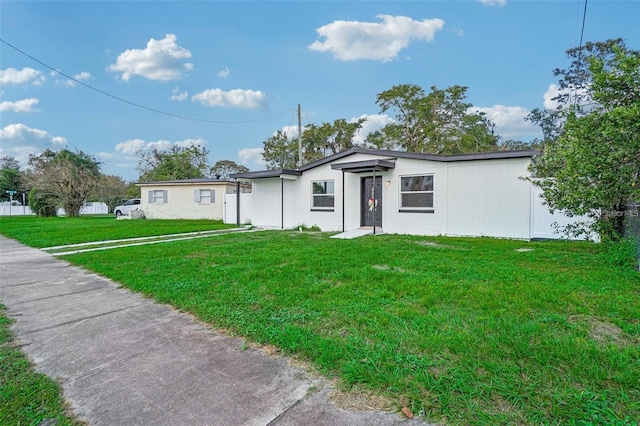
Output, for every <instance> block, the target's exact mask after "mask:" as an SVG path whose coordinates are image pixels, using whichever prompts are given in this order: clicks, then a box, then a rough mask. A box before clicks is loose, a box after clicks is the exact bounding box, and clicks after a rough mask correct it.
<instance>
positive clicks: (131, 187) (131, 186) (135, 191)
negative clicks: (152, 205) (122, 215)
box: [124, 182, 142, 200]
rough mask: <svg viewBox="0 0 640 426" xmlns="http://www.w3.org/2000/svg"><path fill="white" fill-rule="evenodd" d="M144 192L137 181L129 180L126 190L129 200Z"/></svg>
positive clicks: (126, 196)
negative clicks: (137, 184)
mask: <svg viewBox="0 0 640 426" xmlns="http://www.w3.org/2000/svg"><path fill="white" fill-rule="evenodd" d="M141 194H142V190H141V188H140V187H139V186H136V184H135V182H129V183H128V184H127V190H126V192H125V197H124V198H126V199H127V200H129V199H131V198H140V197H141Z"/></svg>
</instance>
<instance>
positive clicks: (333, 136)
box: [262, 118, 366, 169]
mask: <svg viewBox="0 0 640 426" xmlns="http://www.w3.org/2000/svg"><path fill="white" fill-rule="evenodd" d="M365 121H366V119H364V118H360V119H358V120H356V121H354V122H347V120H345V119H344V118H340V119H337V120H335V121H334V122H333V123H322V124H320V125H316V124H310V125H308V126H305V128H304V129H303V132H302V137H301V141H300V143H301V144H302V158H303V161H304V163H305V164H306V163H311V162H313V161H316V160H319V159H321V158H324V157H326V156H329V155H332V154H337V153H338V152H341V151H344V150H347V149H349V148H352V147H354V146H356V144H355V142H354V141H353V138H354V137H355V135H356V133H357V132H358V130H360V129H361V128H362V124H363V123H364V122H365ZM263 145H264V150H263V154H262V156H263V158H264V159H265V161H266V162H267V167H268V168H269V169H295V168H296V167H297V166H298V164H297V163H298V139H293V140H290V139H289V138H288V136H287V134H286V133H285V132H283V131H281V130H279V131H278V132H276V134H274V135H273V136H271V137H270V138H269V139H267V140H266V141H264V142H263Z"/></svg>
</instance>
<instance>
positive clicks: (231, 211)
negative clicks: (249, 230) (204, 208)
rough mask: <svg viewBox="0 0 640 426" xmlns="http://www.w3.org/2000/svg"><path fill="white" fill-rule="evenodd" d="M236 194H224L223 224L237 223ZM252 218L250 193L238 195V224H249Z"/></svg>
mask: <svg viewBox="0 0 640 426" xmlns="http://www.w3.org/2000/svg"><path fill="white" fill-rule="evenodd" d="M236 195H237V194H225V196H224V211H223V215H222V219H223V221H224V223H238V210H237V206H238V201H237V198H236ZM252 216H253V202H252V198H251V193H250V192H249V193H242V194H240V224H241V225H243V224H246V223H250V222H251V217H252Z"/></svg>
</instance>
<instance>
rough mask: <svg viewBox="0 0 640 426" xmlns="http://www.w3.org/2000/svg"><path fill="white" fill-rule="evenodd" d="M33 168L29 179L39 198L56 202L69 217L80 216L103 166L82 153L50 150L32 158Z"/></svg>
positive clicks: (30, 163)
mask: <svg viewBox="0 0 640 426" xmlns="http://www.w3.org/2000/svg"><path fill="white" fill-rule="evenodd" d="M29 166H30V170H29V173H28V174H27V179H28V182H29V184H30V186H31V188H32V189H35V190H37V193H38V194H39V197H44V198H48V199H50V200H55V204H56V205H57V206H61V207H63V208H64V210H65V213H66V215H67V216H69V217H77V216H79V215H80V209H81V208H82V206H83V204H84V202H85V201H86V200H87V198H88V197H89V195H90V194H91V193H92V192H93V191H94V190H95V188H96V186H97V184H98V180H99V178H100V163H99V162H98V161H96V159H95V158H93V157H92V156H90V155H88V154H86V153H84V152H82V151H78V152H72V151H69V150H68V149H63V150H61V151H52V150H49V149H47V150H45V151H43V152H42V153H41V154H40V155H30V156H29ZM30 201H31V200H30Z"/></svg>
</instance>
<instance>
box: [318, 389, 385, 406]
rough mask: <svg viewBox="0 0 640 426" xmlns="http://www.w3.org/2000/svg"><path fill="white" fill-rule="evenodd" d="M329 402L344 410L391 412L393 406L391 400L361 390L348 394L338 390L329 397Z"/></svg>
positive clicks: (354, 390)
mask: <svg viewBox="0 0 640 426" xmlns="http://www.w3.org/2000/svg"><path fill="white" fill-rule="evenodd" d="M329 400H331V402H333V403H334V404H336V406H338V407H339V408H342V409H343V410H389V409H390V408H391V407H392V406H393V402H392V401H391V399H389V398H387V397H384V396H381V395H372V394H370V393H368V392H363V391H361V390H359V389H352V390H350V391H348V392H345V391H340V390H336V391H335V392H333V393H332V394H331V395H329Z"/></svg>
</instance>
